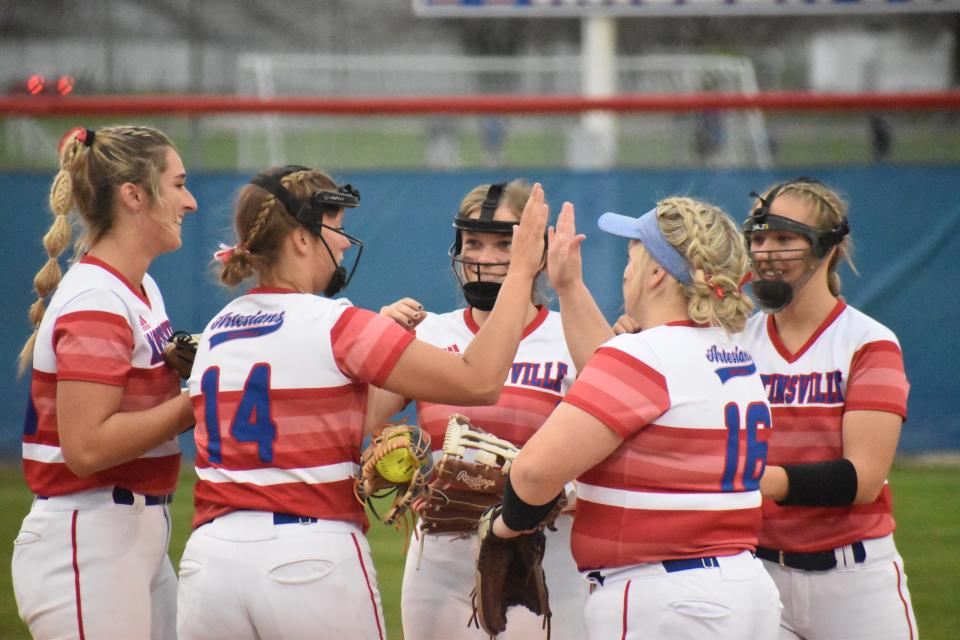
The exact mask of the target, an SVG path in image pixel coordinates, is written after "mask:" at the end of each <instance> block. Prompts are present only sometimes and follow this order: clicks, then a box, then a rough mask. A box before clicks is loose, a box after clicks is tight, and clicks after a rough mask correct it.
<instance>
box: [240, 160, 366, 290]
mask: <svg viewBox="0 0 960 640" xmlns="http://www.w3.org/2000/svg"><path fill="white" fill-rule="evenodd" d="M310 170H311V169H309V168H308V167H302V166H299V165H288V166H286V167H283V169H282V170H281V171H279V172H266V173H261V174H258V175H257V176H255V177H254V178H253V179H252V180H251V181H250V184H254V185H256V186H258V187H260V188H261V189H264V190H266V191H267V192H269V193H271V194H272V195H273V196H274V197H275V198H276V199H277V200H279V201H280V204H282V205H283V208H284V209H286V210H287V213H289V214H290V215H292V216H293V217H294V218H296V219H297V222H299V223H300V224H302V225H303V226H304V227H305V228H306V229H307V231H309V232H310V233H312V234H313V235H315V236H317V237H318V238H320V242H322V243H323V246H324V247H326V249H327V253H328V254H329V255H330V260H331V261H332V262H333V267H334V271H333V275H332V276H331V277H330V282H328V283H327V287H326V288H325V289H324V290H323V295H325V296H327V297H328V298H329V297H331V296H335V295H336V294H338V293H339V292H340V291H342V290H343V289H345V288H346V286H347V285H348V284H350V280H351V279H353V274H354V272H355V271H356V270H357V265H358V264H360V256H361V255H362V254H363V242H361V241H360V239H359V238H355V237H353V236H351V235H350V234H348V233H345V232H344V231H343V229H338V228H336V227H331V226H330V225H328V224H325V223H324V222H323V219H324V216H335V215H336V214H337V211H339V210H340V209H342V208H347V209H355V208H356V207H358V206H359V205H360V192H359V191H357V190H356V189H355V188H353V187H352V186H350V185H349V184H345V185H343V186H340V187H337V190H336V191H317V192H315V193H314V194H313V195H311V196H310V198H309V199H308V200H306V201H304V200H301V199H299V198H298V197H296V196H295V195H293V194H292V193H290V192H289V191H288V190H287V189H286V187H284V186H283V183H281V182H280V180H281V179H282V178H283V177H284V176H287V175H289V174H291V173H296V172H297V171H310ZM323 229H327V230H328V231H332V232H333V233H339V234H340V235H342V236H343V237H344V238H346V239H347V240H348V241H349V242H350V244H351V245H353V246H355V247H357V256H356V258H354V260H353V267H352V268H351V269H350V271H349V272H348V271H347V270H346V268H345V267H343V266H342V265H340V264H338V263H337V259H336V258H335V257H334V256H333V251H332V250H331V249H330V245H328V244H327V241H326V240H325V239H324V238H323V233H322V230H323Z"/></svg>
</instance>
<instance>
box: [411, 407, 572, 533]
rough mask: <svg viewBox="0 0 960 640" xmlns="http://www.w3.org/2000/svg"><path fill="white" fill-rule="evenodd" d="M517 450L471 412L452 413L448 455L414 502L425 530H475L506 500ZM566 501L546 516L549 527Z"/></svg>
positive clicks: (446, 447)
mask: <svg viewBox="0 0 960 640" xmlns="http://www.w3.org/2000/svg"><path fill="white" fill-rule="evenodd" d="M517 453H519V449H518V448H517V447H516V446H515V445H514V444H513V443H512V442H509V441H508V440H504V439H503V438H498V437H496V436H494V435H493V434H490V433H487V432H485V431H483V430H481V429H479V428H478V427H477V426H476V425H474V424H473V423H472V422H471V421H470V418H468V417H467V416H464V415H462V414H459V413H453V414H450V420H449V422H448V423H447V430H446V433H445V434H444V437H443V455H442V456H441V457H440V460H439V461H438V462H437V465H436V469H435V470H434V473H433V479H432V480H431V481H430V483H429V485H428V486H427V490H426V492H425V493H424V494H423V495H422V496H421V497H419V498H417V500H416V501H415V502H414V504H413V510H414V511H415V512H416V513H417V515H418V516H419V517H420V530H421V531H423V532H424V533H459V534H461V535H462V536H464V537H466V536H468V535H470V534H472V533H473V532H475V531H476V530H477V525H478V523H479V522H480V516H481V515H483V512H484V511H486V510H487V509H488V508H489V507H491V506H493V505H495V504H499V503H500V502H502V501H503V490H504V486H505V485H506V478H507V472H509V471H510V465H511V464H512V463H513V460H514V459H515V458H516V457H517ZM565 505H566V502H565V501H564V502H563V503H562V504H558V506H557V508H556V509H554V511H553V512H551V513H550V515H549V516H547V518H546V519H545V520H544V522H545V524H546V525H547V527H548V528H551V527H552V524H553V522H554V520H556V519H557V516H558V515H559V514H560V510H561V508H563V507H564V506H565Z"/></svg>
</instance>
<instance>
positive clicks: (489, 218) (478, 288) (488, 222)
mask: <svg viewBox="0 0 960 640" xmlns="http://www.w3.org/2000/svg"><path fill="white" fill-rule="evenodd" d="M506 186H507V185H506V183H504V182H501V183H498V184H493V185H490V188H489V189H488V190H487V196H486V198H484V200H483V204H482V205H480V217H478V218H464V217H460V216H458V217H456V218H454V221H453V228H454V229H456V236H455V238H454V241H453V244H452V245H450V250H449V251H448V252H447V255H449V256H450V267H451V268H452V269H453V274H454V276H456V278H457V283H458V284H459V285H460V288H461V289H463V296H464V298H466V300H467V304H469V305H470V306H471V307H474V308H476V309H480V310H482V311H490V310H491V309H493V305H494V304H495V303H496V301H497V294H499V293H500V283H499V282H491V281H486V282H484V281H482V279H481V275H480V268H481V267H508V266H510V261H509V260H508V261H506V262H473V261H471V260H467V259H465V258H464V257H463V232H464V231H472V232H475V233H496V234H502V235H507V234H511V235H512V234H513V226H514V225H515V224H516V223H515V222H504V221H500V220H494V219H493V214H494V212H496V210H497V207H498V206H499V204H500V198H501V197H502V195H503V190H504V188H505V187H506ZM457 265H459V266H460V268H459V269H458V268H457ZM467 269H473V270H474V273H475V274H476V276H477V279H476V280H475V281H470V280H467V279H466V271H467ZM461 275H462V277H461Z"/></svg>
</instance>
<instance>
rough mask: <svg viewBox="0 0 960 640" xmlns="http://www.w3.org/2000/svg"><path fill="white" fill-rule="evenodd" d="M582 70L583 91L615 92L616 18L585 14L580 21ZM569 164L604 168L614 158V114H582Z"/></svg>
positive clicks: (600, 94) (590, 94) (593, 95)
mask: <svg viewBox="0 0 960 640" xmlns="http://www.w3.org/2000/svg"><path fill="white" fill-rule="evenodd" d="M580 30H581V54H580V55H581V73H582V83H581V84H582V90H583V94H584V95H585V96H586V97H589V98H604V97H609V96H612V95H615V94H616V92H617V65H616V55H617V23H616V19H615V18H612V17H609V16H605V17H587V18H583V19H582V20H581V22H580ZM578 138H579V139H578V140H577V141H576V144H575V147H578V148H577V149H576V150H575V152H574V153H573V154H570V155H569V160H570V164H571V166H574V167H577V168H583V169H607V168H610V167H612V166H613V165H614V164H616V160H617V122H616V116H614V115H613V114H612V113H609V112H604V111H589V112H587V113H585V114H584V115H583V117H582V118H581V124H580V132H579V134H578Z"/></svg>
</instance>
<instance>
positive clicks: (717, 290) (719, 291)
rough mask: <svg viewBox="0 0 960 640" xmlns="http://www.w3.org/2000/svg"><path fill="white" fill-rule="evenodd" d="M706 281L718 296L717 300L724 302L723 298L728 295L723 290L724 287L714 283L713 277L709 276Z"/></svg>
mask: <svg viewBox="0 0 960 640" xmlns="http://www.w3.org/2000/svg"><path fill="white" fill-rule="evenodd" d="M704 279H705V280H706V281H707V284H708V285H709V286H710V287H711V288H712V289H713V293H714V295H716V296H717V298H719V299H720V300H723V297H724V296H725V295H727V294H726V292H725V291H724V290H723V287H721V286H720V285H718V284H717V283H715V282H714V281H713V276H707V277H706V278H704Z"/></svg>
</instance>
